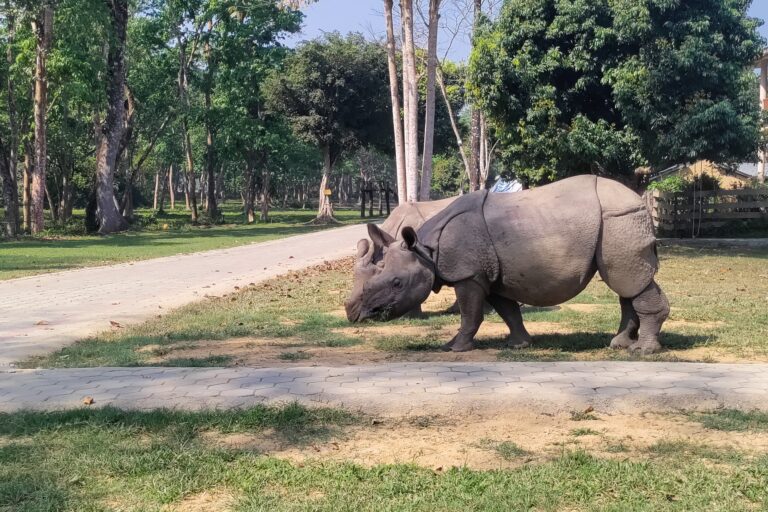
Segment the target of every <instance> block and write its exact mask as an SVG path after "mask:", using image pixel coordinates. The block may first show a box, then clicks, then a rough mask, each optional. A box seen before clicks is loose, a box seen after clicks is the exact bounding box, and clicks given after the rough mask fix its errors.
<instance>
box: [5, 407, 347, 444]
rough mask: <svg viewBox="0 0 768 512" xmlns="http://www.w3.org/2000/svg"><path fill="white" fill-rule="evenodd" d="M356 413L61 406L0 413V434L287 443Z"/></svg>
mask: <svg viewBox="0 0 768 512" xmlns="http://www.w3.org/2000/svg"><path fill="white" fill-rule="evenodd" d="M359 421H360V417H359V416H357V415H354V414H352V413H349V412H347V411H343V410H341V409H331V408H317V409H314V408H313V409H310V408H308V407H305V406H303V405H301V404H298V403H291V404H288V405H283V406H265V405H257V406H255V407H250V408H248V409H233V410H207V411H196V412H188V411H178V410H169V409H156V410H152V411H129V410H122V409H117V408H114V407H103V408H100V409H73V410H66V411H20V412H15V413H0V435H2V436H8V437H24V436H31V435H35V434H38V433H41V432H50V433H58V432H61V433H66V432H72V431H78V430H84V429H87V428H96V429H100V430H110V429H121V430H125V429H129V430H131V431H134V432H140V433H146V434H161V435H163V434H169V433H172V434H173V435H174V437H176V438H179V437H186V438H189V439H194V438H196V437H197V436H198V435H199V434H200V433H203V432H207V431H218V432H221V433H225V434H227V433H236V432H250V433H253V432H259V431H263V430H266V429H271V431H272V432H273V434H272V435H273V436H277V437H278V438H280V440H281V441H286V442H290V443H293V444H302V443H307V442H311V441H312V440H313V439H319V438H327V437H329V436H331V435H333V434H334V433H337V431H338V429H339V427H344V426H348V425H353V424H355V423H358V422H359Z"/></svg>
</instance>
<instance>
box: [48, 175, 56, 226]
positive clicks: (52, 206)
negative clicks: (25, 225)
mask: <svg viewBox="0 0 768 512" xmlns="http://www.w3.org/2000/svg"><path fill="white" fill-rule="evenodd" d="M45 198H46V199H47V200H48V210H49V211H50V212H51V219H52V220H53V223H54V224H58V223H59V210H58V208H57V204H56V201H54V200H53V196H52V195H51V191H50V190H48V184H47V183H46V185H45Z"/></svg>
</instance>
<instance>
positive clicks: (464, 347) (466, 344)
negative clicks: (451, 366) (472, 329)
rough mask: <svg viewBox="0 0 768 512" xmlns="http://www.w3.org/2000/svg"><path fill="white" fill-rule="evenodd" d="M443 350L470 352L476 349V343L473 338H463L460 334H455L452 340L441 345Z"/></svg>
mask: <svg viewBox="0 0 768 512" xmlns="http://www.w3.org/2000/svg"><path fill="white" fill-rule="evenodd" d="M441 349H442V350H443V352H469V351H470V350H474V349H475V344H474V343H473V342H472V339H471V338H470V339H469V340H467V339H461V338H460V337H459V336H455V337H454V338H453V339H452V340H451V341H449V342H448V343H446V344H445V345H443V346H442V347H441Z"/></svg>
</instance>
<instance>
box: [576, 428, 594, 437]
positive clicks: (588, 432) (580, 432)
mask: <svg viewBox="0 0 768 512" xmlns="http://www.w3.org/2000/svg"><path fill="white" fill-rule="evenodd" d="M571 435H572V436H573V437H582V436H599V435H600V432H598V431H597V430H592V429H591V428H575V429H573V430H571Z"/></svg>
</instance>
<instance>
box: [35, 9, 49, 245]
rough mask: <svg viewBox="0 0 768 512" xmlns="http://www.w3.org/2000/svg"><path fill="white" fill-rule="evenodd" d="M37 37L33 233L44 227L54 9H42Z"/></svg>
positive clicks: (36, 19)
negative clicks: (48, 63)
mask: <svg viewBox="0 0 768 512" xmlns="http://www.w3.org/2000/svg"><path fill="white" fill-rule="evenodd" d="M32 29H33V32H34V33H35V38H36V42H37V45H36V51H35V99H34V103H35V106H34V116H35V167H34V173H33V174H32V186H31V189H30V203H31V204H30V231H31V232H32V233H39V232H40V231H42V230H43V229H44V228H45V219H44V214H43V209H44V203H45V173H46V165H47V150H48V146H47V138H46V111H47V109H48V76H47V73H46V61H47V60H48V52H49V51H50V49H51V41H52V36H53V8H52V7H51V6H49V5H45V6H43V7H41V8H40V11H39V12H38V14H37V16H36V17H35V19H34V21H33V22H32Z"/></svg>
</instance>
